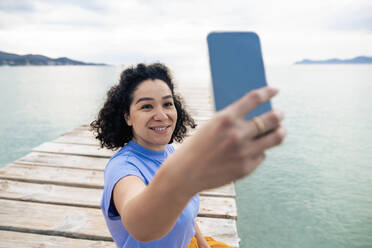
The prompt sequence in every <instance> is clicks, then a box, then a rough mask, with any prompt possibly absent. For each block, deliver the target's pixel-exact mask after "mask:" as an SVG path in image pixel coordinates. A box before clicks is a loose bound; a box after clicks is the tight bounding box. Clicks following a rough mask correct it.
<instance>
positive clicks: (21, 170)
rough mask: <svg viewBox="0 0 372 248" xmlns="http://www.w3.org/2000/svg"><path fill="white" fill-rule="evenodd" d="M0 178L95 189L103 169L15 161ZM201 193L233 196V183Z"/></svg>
mask: <svg viewBox="0 0 372 248" xmlns="http://www.w3.org/2000/svg"><path fill="white" fill-rule="evenodd" d="M0 179H12V180H17V181H24V182H33V183H47V184H55V185H65V186H74V187H86V188H97V189H102V188H103V186H104V180H103V171H98V170H83V169H72V168H63V167H45V166H39V165H29V164H17V163H13V164H9V165H8V166H7V167H5V168H3V169H1V170H0ZM201 195H208V196H220V197H222V196H224V197H226V196H227V197H234V196H235V190H234V185H233V184H228V185H225V186H223V187H220V188H216V189H211V190H208V191H205V192H201Z"/></svg>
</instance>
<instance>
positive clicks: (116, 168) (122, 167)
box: [101, 141, 199, 248]
mask: <svg viewBox="0 0 372 248" xmlns="http://www.w3.org/2000/svg"><path fill="white" fill-rule="evenodd" d="M173 152H174V148H173V147H172V146H171V145H166V147H165V150H163V151H153V150H149V149H147V148H144V147H142V146H140V145H138V144H137V143H135V142H133V141H130V142H129V143H128V144H127V145H125V146H124V147H123V148H122V149H120V150H119V151H118V152H117V153H116V154H115V155H114V156H112V158H111V159H110V160H109V162H108V163H107V165H106V168H105V186H104V190H103V195H102V201H101V208H102V212H103V215H104V217H105V220H106V224H107V227H108V229H109V231H110V233H111V235H112V238H113V240H114V241H115V243H116V245H117V246H118V247H120V248H168V247H169V248H186V247H187V246H188V244H189V243H190V241H191V239H192V237H193V236H194V235H195V228H194V226H195V222H194V221H195V217H196V216H197V214H198V211H199V195H198V194H197V195H195V196H194V197H193V198H192V199H191V200H190V201H189V202H188V204H187V206H186V207H185V209H184V210H183V212H182V214H181V215H180V216H179V217H178V219H177V222H176V224H175V225H174V227H173V229H172V230H171V231H170V232H169V233H168V234H167V235H165V236H164V237H162V238H160V239H158V240H154V241H150V242H140V241H137V240H135V239H134V238H133V237H132V236H131V235H130V234H129V233H128V231H127V230H126V229H125V227H124V225H123V224H122V222H121V217H120V216H119V215H118V213H117V211H116V209H115V207H114V204H113V201H112V199H111V196H112V192H113V189H114V186H115V185H116V183H117V182H118V181H119V180H120V179H121V178H123V177H126V176H129V175H134V176H137V177H139V178H140V179H141V180H142V181H143V182H144V183H145V184H146V185H148V184H149V183H150V182H151V181H152V179H153V177H154V175H155V173H156V172H157V170H158V169H159V168H160V166H161V165H162V163H163V162H164V161H165V159H166V158H167V157H168V156H169V155H170V154H172V153H173ZM169 204H172V203H171V202H169ZM154 214H156V213H154Z"/></svg>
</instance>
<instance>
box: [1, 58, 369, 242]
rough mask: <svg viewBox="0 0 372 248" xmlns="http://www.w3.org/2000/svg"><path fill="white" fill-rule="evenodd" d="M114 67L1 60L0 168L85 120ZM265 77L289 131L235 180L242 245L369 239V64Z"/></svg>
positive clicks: (276, 70) (297, 69) (272, 71)
mask: <svg viewBox="0 0 372 248" xmlns="http://www.w3.org/2000/svg"><path fill="white" fill-rule="evenodd" d="M120 69H121V68H120V67H109V66H107V67H106V66H105V67H75V66H71V67H68V66H67V67H0V99H1V104H0V113H1V121H0V138H1V139H0V151H1V153H0V167H1V166H3V165H5V164H7V163H9V162H12V161H14V160H15V159H17V158H19V157H21V156H23V155H25V154H27V153H29V152H30V150H31V148H33V147H35V146H37V145H39V144H41V143H43V142H45V141H49V140H52V139H55V138H57V137H58V136H59V135H60V134H61V133H63V132H65V131H68V130H70V129H72V128H74V127H76V126H78V125H80V124H85V123H89V122H90V121H91V120H92V119H93V118H94V116H95V115H96V113H97V111H98V108H99V106H100V105H101V104H102V102H103V100H104V97H105V93H106V91H107V89H108V88H109V87H110V86H111V85H112V84H113V83H115V82H116V80H117V78H118V75H119V72H120ZM175 76H176V78H177V75H175ZM267 77H268V81H269V82H270V84H271V85H274V86H276V87H279V88H280V89H281V92H280V95H279V96H278V97H277V98H276V99H275V100H274V102H273V105H274V107H276V108H280V109H283V110H284V111H285V113H286V120H285V122H284V125H285V126H286V128H287V130H288V136H287V139H286V141H285V142H284V144H283V145H282V146H281V147H280V149H273V150H271V151H270V152H268V154H267V159H266V161H265V162H264V163H263V164H262V165H261V166H260V167H259V168H258V169H257V170H256V171H255V172H254V173H253V174H252V175H251V176H249V177H247V178H245V179H243V180H241V181H239V182H238V183H237V193H238V197H237V203H238V211H239V214H238V216H239V218H238V229H239V236H240V237H241V239H242V241H241V247H242V248H248V247H249V248H251V247H257V248H258V247H260V248H265V247H267V248H269V247H270V248H272V247H289V248H291V247H293V248H294V247H341V248H343V247H345V248H346V247H348V248H349V247H351V248H354V247H364V248H366V247H372V152H371V151H372V142H371V140H372V129H371V128H370V124H371V123H372V99H371V96H370V94H371V93H370V92H372V66H371V65H321V66H317V65H309V66H285V67H267ZM195 82H196V81H195Z"/></svg>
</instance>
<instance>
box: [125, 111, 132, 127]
mask: <svg viewBox="0 0 372 248" xmlns="http://www.w3.org/2000/svg"><path fill="white" fill-rule="evenodd" d="M124 119H125V122H126V123H127V125H128V126H132V120H131V119H130V116H129V114H126V113H125V114H124Z"/></svg>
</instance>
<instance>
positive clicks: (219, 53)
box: [207, 32, 271, 120]
mask: <svg viewBox="0 0 372 248" xmlns="http://www.w3.org/2000/svg"><path fill="white" fill-rule="evenodd" d="M207 42H208V51H209V63H210V70H211V75H212V84H213V95H214V103H215V106H216V110H217V111H218V110H221V109H223V108H224V107H226V106H227V105H230V104H231V103H233V102H235V101H236V100H237V99H239V98H241V97H242V96H243V95H245V94H246V93H247V92H249V91H251V90H253V89H258V88H262V87H264V86H266V85H267V82H266V77H265V69H264V63H263V60H262V54H261V46H260V39H259V37H258V35H257V34H256V33H253V32H212V33H209V34H208V36H207ZM270 110H271V103H270V101H268V102H266V103H264V104H262V105H260V106H258V107H257V108H256V109H254V110H253V111H252V112H251V113H249V114H248V115H247V116H246V120H249V119H251V118H253V117H255V116H258V115H261V114H263V113H265V112H268V111H270Z"/></svg>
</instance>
